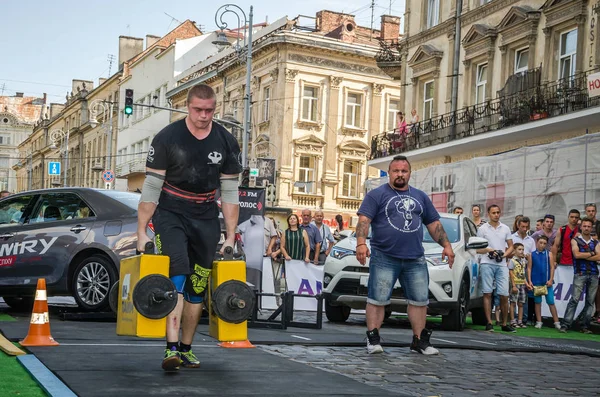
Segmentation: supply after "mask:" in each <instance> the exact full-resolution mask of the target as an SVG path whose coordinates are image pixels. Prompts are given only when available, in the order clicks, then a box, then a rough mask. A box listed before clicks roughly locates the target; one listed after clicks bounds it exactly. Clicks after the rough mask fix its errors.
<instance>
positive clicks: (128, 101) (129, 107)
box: [123, 88, 133, 116]
mask: <svg viewBox="0 0 600 397" xmlns="http://www.w3.org/2000/svg"><path fill="white" fill-rule="evenodd" d="M123 112H124V113H125V114H126V115H127V116H130V115H132V114H133V90H132V89H131V88H126V89H125V109H123Z"/></svg>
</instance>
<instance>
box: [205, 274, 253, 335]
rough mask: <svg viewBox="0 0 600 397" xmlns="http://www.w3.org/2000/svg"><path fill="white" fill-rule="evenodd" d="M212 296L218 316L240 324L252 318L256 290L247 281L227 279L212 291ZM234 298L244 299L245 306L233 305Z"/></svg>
mask: <svg viewBox="0 0 600 397" xmlns="http://www.w3.org/2000/svg"><path fill="white" fill-rule="evenodd" d="M211 298H212V299H211V309H212V310H213V311H214V312H215V314H216V315H217V317H219V318H220V319H221V320H223V321H225V322H228V323H233V324H239V323H241V322H244V321H246V320H247V319H248V318H250V316H251V315H252V309H253V308H254V305H255V304H256V296H255V295H254V291H252V289H251V288H250V287H249V286H248V285H247V284H246V283H243V282H241V281H238V280H229V281H225V282H224V283H222V284H221V285H219V286H218V287H217V288H215V290H214V291H212V293H211ZM233 298H238V299H241V300H243V301H244V302H245V307H243V308H239V307H237V306H234V305H232V299H233Z"/></svg>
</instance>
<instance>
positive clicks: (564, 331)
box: [559, 325, 567, 334]
mask: <svg viewBox="0 0 600 397" xmlns="http://www.w3.org/2000/svg"><path fill="white" fill-rule="evenodd" d="M559 331H560V332H562V333H563V334H566V333H567V327H565V326H564V325H563V326H562V327H560V329H559Z"/></svg>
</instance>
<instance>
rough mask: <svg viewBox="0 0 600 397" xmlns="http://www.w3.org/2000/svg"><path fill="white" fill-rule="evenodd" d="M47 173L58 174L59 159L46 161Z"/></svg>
mask: <svg viewBox="0 0 600 397" xmlns="http://www.w3.org/2000/svg"><path fill="white" fill-rule="evenodd" d="M48 175H60V161H51V162H49V163H48Z"/></svg>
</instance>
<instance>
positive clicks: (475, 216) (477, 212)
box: [471, 204, 485, 227]
mask: <svg viewBox="0 0 600 397" xmlns="http://www.w3.org/2000/svg"><path fill="white" fill-rule="evenodd" d="M471 215H472V218H471V220H472V221H473V223H474V224H475V226H477V227H481V225H483V224H484V223H485V220H484V219H483V218H481V207H480V206H479V204H473V206H472V207H471Z"/></svg>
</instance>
